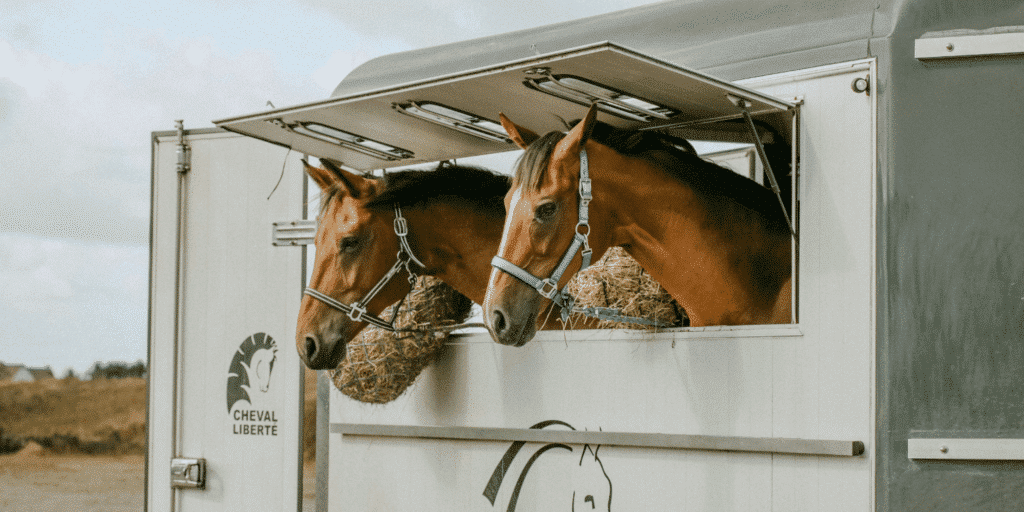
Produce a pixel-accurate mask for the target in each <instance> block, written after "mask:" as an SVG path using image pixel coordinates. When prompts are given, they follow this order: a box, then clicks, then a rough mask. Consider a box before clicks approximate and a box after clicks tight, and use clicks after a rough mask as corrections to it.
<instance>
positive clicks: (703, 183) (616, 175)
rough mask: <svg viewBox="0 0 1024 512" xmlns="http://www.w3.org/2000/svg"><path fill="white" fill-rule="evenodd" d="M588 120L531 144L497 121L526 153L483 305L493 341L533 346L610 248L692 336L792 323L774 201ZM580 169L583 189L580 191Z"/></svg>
mask: <svg viewBox="0 0 1024 512" xmlns="http://www.w3.org/2000/svg"><path fill="white" fill-rule="evenodd" d="M596 117H597V108H596V106H591V108H590V110H589V111H588V112H587V114H586V116H585V117H584V118H583V119H582V120H581V121H580V122H579V123H577V124H576V125H575V126H573V127H572V129H570V130H569V132H568V133H563V132H551V133H548V134H546V135H544V136H538V135H537V134H535V133H533V132H530V131H529V130H527V129H525V128H522V127H519V126H516V125H515V124H514V123H513V122H512V121H510V120H509V119H508V118H507V117H505V115H504V114H500V115H499V118H500V119H501V123H502V125H503V127H504V128H505V131H506V132H507V133H508V135H509V137H510V138H511V139H512V140H513V141H514V142H515V143H516V144H517V145H518V146H519V147H521V148H523V149H525V150H526V151H525V152H524V154H523V155H522V157H521V158H520V160H519V162H518V163H517V167H516V171H515V174H514V177H513V182H512V187H511V189H510V190H509V192H508V194H507V196H506V199H505V204H506V211H507V214H506V220H505V229H504V232H503V234H502V241H501V245H500V248H499V251H498V256H497V257H495V258H494V266H495V268H494V269H493V270H492V271H491V278H490V280H489V283H488V287H487V293H486V296H485V299H484V303H483V310H484V322H485V324H486V325H487V328H488V331H489V332H490V334H491V336H492V337H493V338H494V340H495V341H497V342H498V343H501V344H505V345H512V346H521V345H523V344H525V343H526V342H528V341H529V340H530V339H532V338H533V336H534V334H535V332H536V331H535V329H534V325H533V322H532V321H530V320H531V319H532V318H535V317H536V315H537V312H538V310H540V309H542V306H545V305H549V303H548V300H552V299H553V300H557V299H558V298H559V291H558V290H560V289H561V288H562V287H564V286H565V283H566V282H567V281H568V280H569V279H570V278H571V277H572V275H573V274H574V273H575V272H576V271H577V270H578V269H579V268H580V267H581V266H585V263H584V262H585V260H593V261H596V260H597V259H599V258H600V257H601V256H602V255H603V254H604V252H605V251H606V250H607V249H608V248H610V247H614V246H622V247H623V248H624V249H625V250H626V252H628V253H629V254H630V255H631V256H632V257H633V258H634V259H635V260H636V261H637V262H638V263H639V264H640V266H641V267H643V269H644V270H646V271H647V272H648V273H650V274H651V276H652V277H654V278H655V279H656V280H657V281H658V282H659V283H661V285H662V286H663V287H664V288H665V289H666V290H667V291H668V292H669V294H671V295H672V297H673V298H675V299H676V301H677V302H678V303H679V304H680V305H681V306H682V307H683V308H684V309H685V310H686V312H687V314H688V315H689V318H690V325H691V326H709V325H742V324H770V323H789V322H791V321H792V320H791V306H792V304H791V302H792V301H791V298H790V295H791V292H790V287H791V275H790V274H791V268H790V266H791V256H792V247H791V238H790V236H791V233H790V230H789V226H788V223H787V221H786V218H785V216H784V215H783V214H782V210H781V208H780V207H779V204H778V202H777V198H776V197H775V196H774V194H773V193H772V192H771V191H770V190H768V189H767V188H765V187H763V186H761V185H760V184H758V183H757V182H755V181H753V180H750V179H748V178H745V177H743V176H740V175H739V174H736V173H734V172H732V171H730V170H728V169H725V168H723V167H719V166H717V165H715V164H713V163H710V162H707V161H705V160H703V159H701V158H700V157H699V156H697V155H696V154H695V153H694V152H692V151H687V150H684V149H681V148H679V147H677V146H678V144H674V143H672V142H671V141H668V140H666V139H671V138H669V137H666V136H663V135H660V134H657V133H654V132H645V131H635V130H634V131H631V130H620V129H617V128H614V127H611V126H609V125H606V124H604V123H598V122H597V119H596ZM595 134H597V135H599V136H597V137H595ZM675 140H681V139H675ZM584 150H585V151H584ZM582 160H585V161H586V162H587V165H586V167H585V168H586V169H587V174H588V179H589V180H590V181H586V180H584V183H582V184H581V179H580V178H581V168H584V166H581V161H582ZM581 194H585V195H586V196H587V201H589V204H586V203H587V201H582V200H581ZM581 203H582V204H581ZM588 251H589V252H590V254H587V253H588ZM537 276H541V277H537ZM543 276H553V277H549V278H547V279H544V278H543ZM538 292H540V293H538ZM542 294H543V295H544V296H542ZM545 297H547V299H545Z"/></svg>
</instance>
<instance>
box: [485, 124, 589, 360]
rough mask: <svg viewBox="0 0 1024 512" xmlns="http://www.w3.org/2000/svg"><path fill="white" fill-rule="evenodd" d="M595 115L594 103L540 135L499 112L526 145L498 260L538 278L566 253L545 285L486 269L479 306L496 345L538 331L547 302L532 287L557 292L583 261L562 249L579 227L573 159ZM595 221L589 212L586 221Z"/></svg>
mask: <svg viewBox="0 0 1024 512" xmlns="http://www.w3.org/2000/svg"><path fill="white" fill-rule="evenodd" d="M596 116H597V109H596V108H595V107H592V108H591V109H590V110H589V111H588V112H587V115H586V116H585V117H584V119H583V120H582V121H580V122H579V123H577V124H576V125H575V126H574V127H573V128H572V129H571V130H570V131H569V132H568V133H567V134H562V133H560V132H551V133H549V134H547V135H544V136H538V135H536V134H534V133H533V132H530V131H529V130H526V129H524V128H521V127H519V126H516V125H515V124H514V123H513V122H512V121H510V120H509V119H508V118H507V117H505V116H504V114H502V115H501V116H500V118H501V123H502V126H504V127H505V130H506V131H507V132H508V134H509V137H510V138H511V139H512V140H513V141H514V142H515V143H516V144H517V145H519V146H520V147H521V148H523V149H525V150H526V151H525V152H524V154H523V156H522V157H521V158H520V160H519V162H518V163H517V167H516V171H515V176H514V178H513V182H512V188H511V189H510V190H509V193H508V194H507V195H506V196H505V211H506V217H505V228H504V232H503V234H502V240H501V244H500V246H499V249H498V258H495V261H496V262H497V261H499V260H500V259H503V260H505V262H507V263H510V264H511V265H514V266H517V267H518V268H519V269H520V270H521V271H524V272H525V273H528V274H530V275H532V276H534V277H535V280H538V281H539V280H544V278H545V277H547V276H552V273H553V272H554V271H555V270H556V268H558V267H561V266H562V265H564V263H563V262H562V260H563V258H572V259H571V260H567V261H566V262H565V263H567V265H566V266H565V268H561V269H560V270H561V271H562V274H561V275H560V276H558V278H557V279H555V278H554V277H552V278H549V279H548V281H549V282H548V283H546V284H543V285H541V284H540V283H537V284H534V285H531V284H527V283H526V282H524V281H523V279H522V277H520V276H521V275H522V273H520V275H519V276H514V275H512V274H510V273H509V272H508V271H507V270H505V269H501V268H495V269H493V270H492V271H491V278H490V281H489V282H488V287H487V294H486V297H485V299H484V304H483V310H484V322H485V323H486V325H487V329H488V331H490V333H491V337H493V338H494V340H495V341H497V342H498V343H501V344H504V345H512V346H522V345H524V344H525V343H526V342H528V341H530V340H531V339H532V338H533V336H534V334H536V323H535V320H536V318H537V316H538V315H539V313H540V312H541V310H542V308H544V307H546V306H547V305H549V304H550V302H549V301H548V300H547V299H545V298H544V297H543V296H541V294H539V293H538V291H539V290H541V288H542V286H543V287H546V288H547V290H546V291H548V292H550V291H551V289H557V290H561V289H562V288H563V287H564V286H565V283H566V282H568V281H569V279H570V278H571V277H572V275H573V274H574V273H575V272H576V271H577V270H578V269H579V268H580V266H581V262H582V259H581V257H580V256H579V255H578V254H577V255H575V256H572V255H568V250H569V248H570V247H571V245H572V244H573V240H574V239H575V238H576V233H577V229H582V228H580V224H579V221H580V217H579V205H580V196H579V194H578V192H579V190H580V188H579V181H580V159H579V158H580V150H581V149H583V148H584V147H586V146H587V142H588V139H589V137H590V134H591V131H592V130H593V128H594V126H595V124H596ZM595 220H596V219H593V218H592V219H591V221H590V224H594V221H595ZM585 230H586V231H587V232H589V231H590V227H589V225H587V226H586V227H585ZM581 234H585V233H581ZM605 249H606V248H605ZM601 252H603V250H602V251H601ZM594 256H595V259H596V257H599V256H600V253H598V252H597V251H595V254H594ZM496 267H497V264H496ZM556 281H557V282H556ZM549 297H550V296H549Z"/></svg>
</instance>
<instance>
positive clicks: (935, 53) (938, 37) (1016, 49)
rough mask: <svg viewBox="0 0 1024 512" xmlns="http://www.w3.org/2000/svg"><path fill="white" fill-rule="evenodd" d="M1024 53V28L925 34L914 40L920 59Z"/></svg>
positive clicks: (915, 55) (915, 51) (916, 53)
mask: <svg viewBox="0 0 1024 512" xmlns="http://www.w3.org/2000/svg"><path fill="white" fill-rule="evenodd" d="M1019 54H1024V27H997V28H994V29H990V30H951V31H947V32H939V33H927V34H924V35H923V36H922V37H921V38H919V39H917V40H915V41H914V57H915V58H917V59H921V60H927V59H949V58H957V57H992V56H1001V55H1019Z"/></svg>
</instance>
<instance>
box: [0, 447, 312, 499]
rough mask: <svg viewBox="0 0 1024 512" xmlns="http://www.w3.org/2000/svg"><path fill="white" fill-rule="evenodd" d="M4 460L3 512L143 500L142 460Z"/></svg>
mask: <svg viewBox="0 0 1024 512" xmlns="http://www.w3.org/2000/svg"><path fill="white" fill-rule="evenodd" d="M32 451H33V450H32V449H31V448H30V449H29V450H23V452H24V453H23V452H18V453H15V454H10V455H0V511H3V512H50V511H55V512H56V511H60V512H64V511H68V510H74V511H76V512H121V511H130V512H138V511H141V510H142V509H143V501H144V500H145V487H144V486H145V475H144V472H145V467H146V462H145V459H144V458H143V456H141V455H120V456H117V455H53V454H46V453H39V452H36V453H28V452H32ZM304 473H305V474H304V477H305V478H304V480H305V482H304V484H303V487H304V490H305V492H304V496H303V507H302V510H303V512H313V511H314V510H316V492H315V487H314V485H313V475H314V467H313V465H312V464H307V465H306V467H305V468H304Z"/></svg>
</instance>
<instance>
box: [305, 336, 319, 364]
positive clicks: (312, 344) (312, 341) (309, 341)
mask: <svg viewBox="0 0 1024 512" xmlns="http://www.w3.org/2000/svg"><path fill="white" fill-rule="evenodd" d="M316 345H317V343H316V338H315V337H313V336H312V335H309V336H306V361H312V360H313V356H314V355H316Z"/></svg>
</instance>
